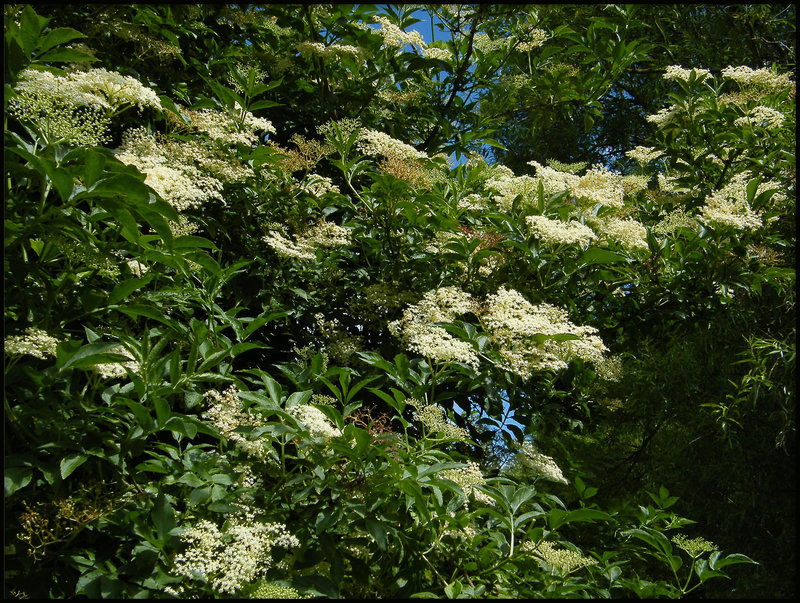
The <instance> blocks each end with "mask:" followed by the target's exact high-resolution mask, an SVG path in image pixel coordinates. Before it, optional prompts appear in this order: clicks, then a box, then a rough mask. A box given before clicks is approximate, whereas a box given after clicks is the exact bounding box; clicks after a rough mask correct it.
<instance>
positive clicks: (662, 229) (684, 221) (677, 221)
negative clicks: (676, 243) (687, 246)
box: [653, 207, 697, 236]
mask: <svg viewBox="0 0 800 603" xmlns="http://www.w3.org/2000/svg"><path fill="white" fill-rule="evenodd" d="M696 225H697V220H696V219H695V218H694V217H692V216H690V215H689V214H687V213H686V212H685V211H684V210H683V209H682V208H680V207H679V208H678V209H674V210H672V211H671V212H669V213H667V214H666V215H665V216H664V217H663V218H662V219H661V221H660V222H658V224H656V225H655V226H653V232H654V233H655V234H657V235H661V236H667V235H671V234H672V233H674V232H675V231H676V230H678V229H679V228H694V227H695V226H696Z"/></svg>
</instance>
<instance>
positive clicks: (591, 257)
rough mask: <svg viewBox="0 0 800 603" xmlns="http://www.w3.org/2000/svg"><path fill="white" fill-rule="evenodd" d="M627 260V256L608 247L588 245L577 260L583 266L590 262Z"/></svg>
mask: <svg viewBox="0 0 800 603" xmlns="http://www.w3.org/2000/svg"><path fill="white" fill-rule="evenodd" d="M627 261H628V260H627V258H626V257H625V256H623V255H620V254H619V253H615V252H613V251H609V250H608V249H600V248H599V247H590V248H589V249H587V250H586V251H585V252H584V254H583V255H582V256H581V258H580V259H579V260H578V265H579V266H581V267H583V266H589V265H591V264H616V263H618V262H627Z"/></svg>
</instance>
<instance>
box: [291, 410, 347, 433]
mask: <svg viewBox="0 0 800 603" xmlns="http://www.w3.org/2000/svg"><path fill="white" fill-rule="evenodd" d="M286 411H287V412H288V413H289V414H290V415H292V416H293V417H294V418H295V419H297V420H298V422H300V423H302V424H303V425H305V426H306V429H308V431H309V433H310V434H311V435H312V436H318V437H321V438H326V439H327V438H335V437H337V436H340V435H342V432H341V431H340V430H339V429H338V428H337V427H336V426H334V425H333V423H331V422H330V420H329V419H328V417H326V416H325V413H323V412H322V411H321V410H320V409H319V408H316V407H315V406H310V405H308V404H300V405H297V406H290V407H289V408H287V409H286Z"/></svg>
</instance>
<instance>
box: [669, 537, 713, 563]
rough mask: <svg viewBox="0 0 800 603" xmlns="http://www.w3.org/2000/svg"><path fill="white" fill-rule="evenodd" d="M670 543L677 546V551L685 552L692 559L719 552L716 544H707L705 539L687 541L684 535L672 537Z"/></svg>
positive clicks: (698, 538)
mask: <svg viewBox="0 0 800 603" xmlns="http://www.w3.org/2000/svg"><path fill="white" fill-rule="evenodd" d="M672 542H674V543H675V544H676V545H678V548H679V549H683V550H684V551H686V553H688V555H689V556H690V557H692V558H693V559H696V558H697V557H699V556H700V555H702V554H703V553H711V552H713V551H718V550H719V547H718V546H717V545H716V544H714V543H713V542H709V541H708V540H706V539H705V538H702V537H697V538H692V539H691V540H689V539H688V538H687V537H686V535H685V534H675V536H673V537H672Z"/></svg>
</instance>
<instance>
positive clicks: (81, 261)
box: [48, 235, 119, 278]
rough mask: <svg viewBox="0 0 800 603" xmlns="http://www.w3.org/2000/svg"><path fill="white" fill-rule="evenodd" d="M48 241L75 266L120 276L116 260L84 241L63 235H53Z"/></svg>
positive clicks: (109, 276)
mask: <svg viewBox="0 0 800 603" xmlns="http://www.w3.org/2000/svg"><path fill="white" fill-rule="evenodd" d="M48 241H49V242H50V243H51V244H52V245H53V246H54V247H56V248H57V249H58V250H59V251H60V252H61V253H62V254H63V255H64V257H65V258H66V259H67V260H68V261H69V262H70V263H71V264H72V265H73V266H76V267H81V268H83V269H84V270H96V271H97V273H98V274H100V275H103V276H106V277H108V278H117V277H118V276H119V268H118V267H117V263H116V261H114V260H112V258H110V257H109V256H107V255H106V254H104V253H102V252H101V251H99V250H98V249H95V248H93V247H91V246H90V245H87V244H86V243H85V242H83V241H76V240H74V239H70V238H67V237H65V236H63V235H54V236H51V237H49V238H48Z"/></svg>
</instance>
